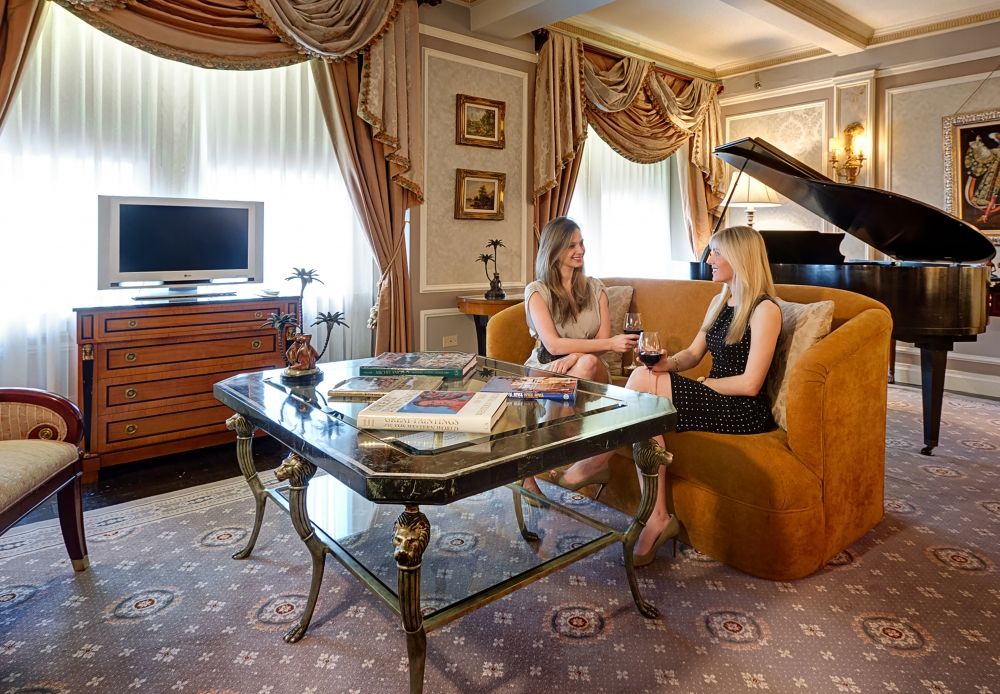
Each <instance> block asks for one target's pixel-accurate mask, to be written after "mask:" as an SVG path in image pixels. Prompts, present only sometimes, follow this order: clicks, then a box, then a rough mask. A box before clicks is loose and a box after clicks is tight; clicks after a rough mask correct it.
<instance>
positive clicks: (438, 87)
mask: <svg viewBox="0 0 1000 694" xmlns="http://www.w3.org/2000/svg"><path fill="white" fill-rule="evenodd" d="M425 66H426V72H425V77H424V79H425V88H426V95H427V101H426V105H425V109H426V113H427V114H428V117H427V125H426V127H427V138H426V148H427V156H426V162H427V184H426V187H427V191H426V193H427V194H426V203H425V204H424V208H425V209H424V210H423V211H422V213H423V214H424V217H422V220H423V221H422V224H421V244H422V249H421V255H422V258H423V260H424V265H423V268H422V270H423V273H422V279H421V289H422V290H427V291H435V290H441V291H446V290H459V289H463V288H464V289H470V290H471V289H480V288H482V289H486V288H487V287H488V286H489V285H488V282H487V277H486V273H485V272H484V268H483V264H482V263H479V262H477V261H476V258H477V257H478V256H479V254H480V253H489V252H492V249H488V248H487V247H486V243H487V241H489V240H490V239H501V240H502V241H503V243H504V246H505V247H504V248H501V249H499V254H498V255H499V259H498V260H499V262H498V269H499V271H500V276H501V278H502V280H503V283H504V287H505V288H506V287H508V286H511V285H515V286H516V285H520V286H522V287H523V286H524V283H525V273H524V263H523V260H524V256H525V246H526V242H527V233H528V229H527V219H526V199H525V190H524V188H525V181H524V172H523V169H522V167H523V156H524V154H525V151H524V147H525V146H526V142H525V138H526V135H527V133H526V132H525V129H526V128H525V113H526V112H525V108H526V104H525V103H524V99H525V84H526V79H527V75H526V73H520V72H515V71H510V70H505V69H504V68H491V67H490V66H488V65H486V64H483V63H477V62H475V61H469V60H468V59H466V58H462V57H458V56H449V55H445V54H440V53H436V52H434V51H431V50H429V49H425ZM457 94H467V95H470V96H476V97H480V98H486V99H493V100H498V101H503V102H504V103H505V108H506V118H505V121H506V128H505V132H506V146H505V148H504V149H491V148H487V147H474V146H468V145H458V144H456V143H455V108H456V95H457ZM456 169H474V170H480V171H492V172H502V173H505V174H506V175H507V181H506V193H505V199H504V208H505V212H504V219H503V220H497V221H493V220H479V219H476V220H470V219H455V213H454V209H455V170H456ZM492 270H493V265H492V263H491V264H490V272H491V273H492Z"/></svg>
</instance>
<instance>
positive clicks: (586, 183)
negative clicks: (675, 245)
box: [569, 129, 671, 277]
mask: <svg viewBox="0 0 1000 694" xmlns="http://www.w3.org/2000/svg"><path fill="white" fill-rule="evenodd" d="M670 168H671V166H670V160H669V159H667V160H665V161H662V162H659V163H657V164H636V163H634V162H631V161H629V160H628V159H626V158H625V157H623V156H621V155H620V154H618V153H617V152H615V151H614V150H613V149H611V147H609V146H608V145H607V143H605V142H604V140H602V139H601V138H600V136H599V135H598V134H597V133H596V132H594V130H593V129H589V130H588V132H587V144H586V146H585V147H584V148H583V161H582V162H581V163H580V174H579V176H578V177H577V181H576V188H575V189H574V191H573V200H572V201H571V202H570V208H569V216H570V217H572V218H573V219H574V220H575V221H576V223H577V224H579V225H580V229H581V230H582V231H583V240H584V243H585V244H586V246H587V258H586V266H587V274H588V275H591V276H593V277H666V276H667V261H669V260H670V259H671V243H670V231H671V224H670Z"/></svg>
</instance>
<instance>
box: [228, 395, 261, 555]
mask: <svg viewBox="0 0 1000 694" xmlns="http://www.w3.org/2000/svg"><path fill="white" fill-rule="evenodd" d="M226 428H227V429H229V430H230V431H235V432H236V460H237V462H239V464H240V472H242V473H243V477H245V478H246V481H247V484H248V485H249V486H250V491H251V492H252V493H253V500H254V516H253V531H252V532H251V533H250V539H249V540H247V543H246V545H245V546H244V547H243V549H241V550H239V551H237V552H235V553H234V554H233V559H246V558H247V557H249V556H250V553H251V552H252V551H253V548H254V545H256V544H257V536H258V535H259V534H260V526H261V523H262V522H263V521H264V505H265V502H266V501H267V493H266V492H265V491H264V485H263V484H261V481H260V477H259V476H258V474H257V467H256V466H255V465H254V464H253V452H252V450H251V448H252V446H253V432H254V430H255V429H256V427H254V425H253V424H251V423H250V422H248V421H247V420H246V419H244V418H243V415H238V414H234V415H233V416H232V417H230V418H229V419H227V420H226Z"/></svg>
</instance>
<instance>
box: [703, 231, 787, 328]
mask: <svg viewBox="0 0 1000 694" xmlns="http://www.w3.org/2000/svg"><path fill="white" fill-rule="evenodd" d="M709 245H710V246H711V247H712V248H713V249H717V250H718V251H719V253H720V254H721V255H722V257H723V258H725V259H726V260H727V261H728V262H729V264H730V265H731V266H732V268H733V279H732V282H731V283H726V284H725V285H723V287H722V291H721V292H719V294H718V296H716V298H715V299H714V301H713V303H712V308H711V310H710V311H709V312H708V316H707V317H706V319H705V323H704V324H703V325H702V326H701V329H702V330H704V331H705V332H708V330H709V328H711V327H712V324H713V323H714V322H715V319H716V318H718V317H719V313H721V312H722V307H723V306H725V305H726V301H728V300H729V297H730V296H733V297H735V298H736V312H735V314H734V315H733V320H732V322H731V323H730V324H729V331H728V332H727V333H726V344H727V345H733V344H736V343H737V342H739V341H740V340H742V339H743V335H744V333H746V330H747V326H748V325H750V315H751V314H752V313H753V310H754V309H755V308H756V307H757V297H759V296H760V295H761V294H765V295H767V296H771V297H773V296H774V295H775V291H774V280H773V279H772V278H771V265H770V263H768V260H767V249H766V248H765V247H764V239H763V237H762V236H761V235H760V234H759V233H757V231H756V230H755V229H754V228H753V227H728V228H726V229H723V230H722V231H718V232H716V233H715V234H713V235H712V238H711V239H709ZM730 284H732V286H730Z"/></svg>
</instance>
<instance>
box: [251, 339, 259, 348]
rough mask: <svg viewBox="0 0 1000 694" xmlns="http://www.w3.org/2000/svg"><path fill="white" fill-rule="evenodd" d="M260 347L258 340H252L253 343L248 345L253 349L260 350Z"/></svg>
mask: <svg viewBox="0 0 1000 694" xmlns="http://www.w3.org/2000/svg"><path fill="white" fill-rule="evenodd" d="M260 345H261V342H260V340H254V341H253V342H251V343H250V346H251V347H253V348H254V349H260Z"/></svg>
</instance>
